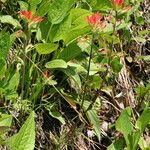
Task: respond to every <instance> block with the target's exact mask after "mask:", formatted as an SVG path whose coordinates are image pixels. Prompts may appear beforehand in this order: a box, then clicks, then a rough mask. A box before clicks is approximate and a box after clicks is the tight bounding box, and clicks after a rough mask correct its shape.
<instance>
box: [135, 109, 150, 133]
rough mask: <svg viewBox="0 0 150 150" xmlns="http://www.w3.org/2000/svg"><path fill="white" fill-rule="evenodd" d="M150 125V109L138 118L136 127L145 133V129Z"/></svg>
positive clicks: (145, 110)
mask: <svg viewBox="0 0 150 150" xmlns="http://www.w3.org/2000/svg"><path fill="white" fill-rule="evenodd" d="M149 123H150V107H148V108H145V109H144V111H143V113H142V115H141V116H140V117H139V118H138V120H137V122H136V127H137V128H138V129H139V130H140V131H141V132H143V131H144V130H145V127H146V126H147V125H148V124H149Z"/></svg>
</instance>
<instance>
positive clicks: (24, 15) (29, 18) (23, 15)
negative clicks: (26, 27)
mask: <svg viewBox="0 0 150 150" xmlns="http://www.w3.org/2000/svg"><path fill="white" fill-rule="evenodd" d="M19 15H20V17H21V18H23V19H27V21H28V22H32V23H35V24H38V23H40V22H42V21H43V18H42V17H40V16H32V11H31V10H30V11H26V10H21V11H20V12H19Z"/></svg>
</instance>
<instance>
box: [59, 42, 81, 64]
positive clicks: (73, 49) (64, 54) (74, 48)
mask: <svg viewBox="0 0 150 150" xmlns="http://www.w3.org/2000/svg"><path fill="white" fill-rule="evenodd" d="M81 52H82V51H81V49H80V48H79V46H78V45H77V43H76V42H73V43H71V44H69V45H68V46H67V47H65V48H64V49H63V50H62V51H61V52H60V54H59V57H58V58H60V59H63V60H65V61H67V62H68V61H69V60H72V59H74V58H75V57H76V56H78V55H79V54H80V53H81Z"/></svg>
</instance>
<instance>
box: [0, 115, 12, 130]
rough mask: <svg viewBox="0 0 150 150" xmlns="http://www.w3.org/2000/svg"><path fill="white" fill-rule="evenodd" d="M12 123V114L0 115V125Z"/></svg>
mask: <svg viewBox="0 0 150 150" xmlns="http://www.w3.org/2000/svg"><path fill="white" fill-rule="evenodd" d="M11 123H12V116H11V115H7V114H1V115H0V126H8V127H10V126H11Z"/></svg>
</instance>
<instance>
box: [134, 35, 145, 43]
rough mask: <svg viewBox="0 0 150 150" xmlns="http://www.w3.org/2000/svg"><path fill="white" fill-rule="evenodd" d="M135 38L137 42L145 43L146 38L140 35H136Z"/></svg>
mask: <svg viewBox="0 0 150 150" xmlns="http://www.w3.org/2000/svg"><path fill="white" fill-rule="evenodd" d="M133 40H136V41H137V42H141V43H145V42H146V39H145V38H143V37H140V36H137V37H134V39H133Z"/></svg>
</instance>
